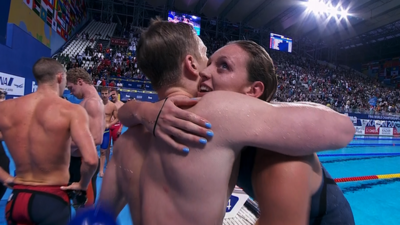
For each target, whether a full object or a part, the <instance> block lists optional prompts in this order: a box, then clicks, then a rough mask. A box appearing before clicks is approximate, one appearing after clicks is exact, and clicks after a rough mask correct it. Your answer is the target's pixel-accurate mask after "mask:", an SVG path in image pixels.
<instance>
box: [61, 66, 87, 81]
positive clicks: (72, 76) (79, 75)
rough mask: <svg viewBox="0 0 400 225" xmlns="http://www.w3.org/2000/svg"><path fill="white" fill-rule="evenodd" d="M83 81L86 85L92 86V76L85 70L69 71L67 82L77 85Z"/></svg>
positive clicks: (74, 69) (73, 69) (75, 69)
mask: <svg viewBox="0 0 400 225" xmlns="http://www.w3.org/2000/svg"><path fill="white" fill-rule="evenodd" d="M78 79H82V81H83V82H85V83H86V84H90V85H92V76H91V75H90V74H89V73H88V72H87V71H86V70H85V69H84V68H80V67H78V68H72V69H70V70H68V71H67V82H70V83H73V84H77V83H78Z"/></svg>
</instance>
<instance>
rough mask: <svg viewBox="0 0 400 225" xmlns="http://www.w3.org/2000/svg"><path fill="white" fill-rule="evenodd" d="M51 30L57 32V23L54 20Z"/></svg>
mask: <svg viewBox="0 0 400 225" xmlns="http://www.w3.org/2000/svg"><path fill="white" fill-rule="evenodd" d="M51 29H53V30H54V31H57V21H56V20H54V19H53V20H52V22H51Z"/></svg>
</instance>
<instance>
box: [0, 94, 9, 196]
mask: <svg viewBox="0 0 400 225" xmlns="http://www.w3.org/2000/svg"><path fill="white" fill-rule="evenodd" d="M6 96H7V91H5V90H3V89H1V88H0V102H3V101H5V100H6ZM2 141H3V137H2V134H1V133H0V167H1V168H2V169H3V170H4V171H5V172H6V173H9V172H10V159H9V158H8V157H7V154H6V151H5V150H4V147H3V142H2ZM6 191H7V187H6V186H5V185H3V184H2V183H1V184H0V199H2V198H3V196H4V194H5V193H6Z"/></svg>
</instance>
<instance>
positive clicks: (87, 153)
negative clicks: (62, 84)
mask: <svg viewBox="0 0 400 225" xmlns="http://www.w3.org/2000/svg"><path fill="white" fill-rule="evenodd" d="M74 108H75V109H73V110H71V111H72V112H71V125H70V127H71V128H70V129H71V137H72V140H74V141H75V143H76V145H77V147H78V149H79V152H80V153H81V155H82V165H81V180H80V184H81V186H82V187H85V188H87V186H88V185H89V183H90V181H91V179H92V176H93V174H94V173H95V171H96V169H97V164H98V158H97V151H96V147H95V144H94V141H93V138H92V135H91V133H90V129H89V117H88V115H87V113H86V112H85V110H84V109H83V108H82V107H81V106H78V105H77V106H75V107H74Z"/></svg>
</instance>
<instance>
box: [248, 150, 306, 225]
mask: <svg viewBox="0 0 400 225" xmlns="http://www.w3.org/2000/svg"><path fill="white" fill-rule="evenodd" d="M271 156H272V157H271V159H270V160H268V161H269V162H268V161H267V162H266V164H267V165H269V166H268V167H266V168H265V169H264V170H263V171H262V172H261V173H258V174H256V175H255V179H254V184H255V186H254V190H255V194H256V198H257V201H258V205H259V208H260V211H261V216H260V218H259V220H258V224H259V225H266V224H268V225H278V224H279V225H306V224H308V223H309V221H308V220H309V216H310V205H311V201H310V200H311V196H312V194H311V189H312V188H311V180H310V176H311V175H310V174H312V173H313V172H312V169H311V167H310V165H309V164H307V163H306V162H304V161H302V159H301V158H302V157H300V158H299V157H290V156H285V155H282V154H276V153H272V154H271Z"/></svg>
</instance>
